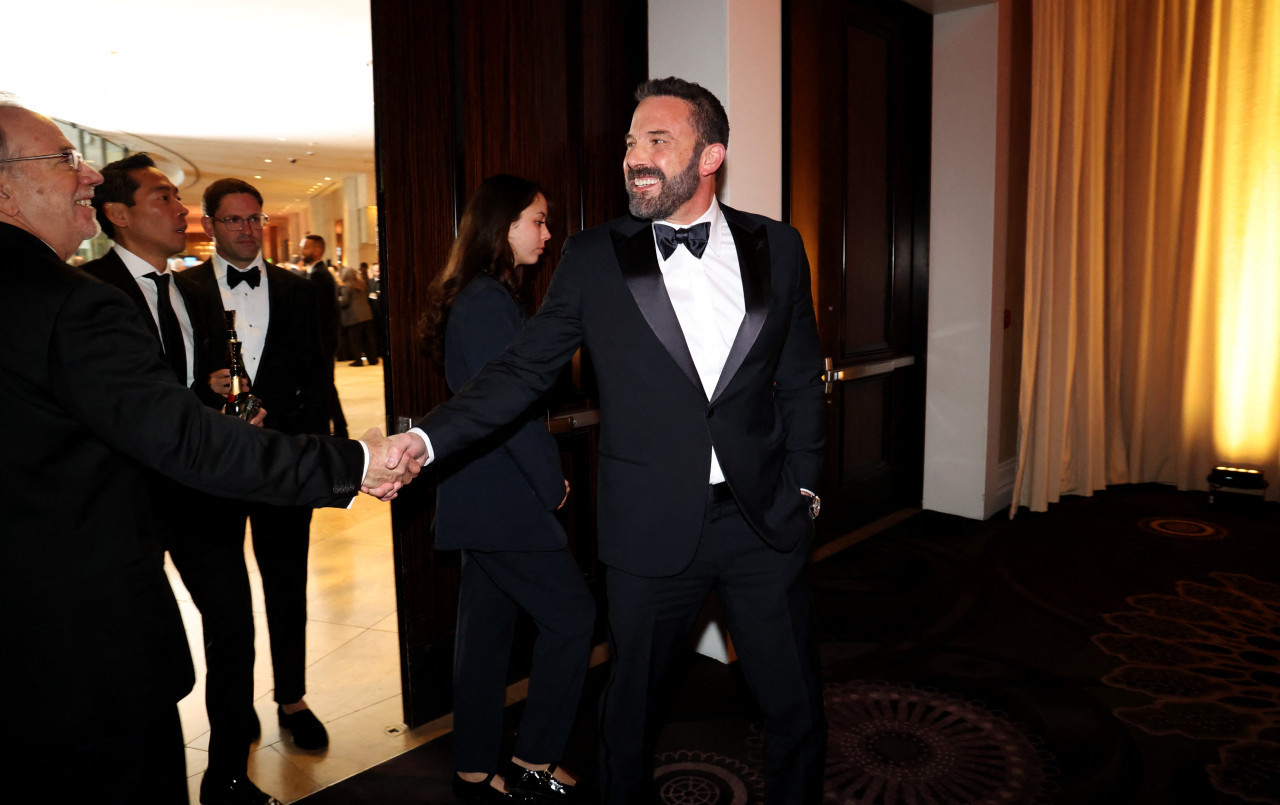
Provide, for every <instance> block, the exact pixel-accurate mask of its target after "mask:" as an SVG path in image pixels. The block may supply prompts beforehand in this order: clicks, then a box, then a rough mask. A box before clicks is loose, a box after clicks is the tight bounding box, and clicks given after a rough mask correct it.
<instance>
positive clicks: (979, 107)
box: [924, 4, 1008, 519]
mask: <svg viewBox="0 0 1280 805" xmlns="http://www.w3.org/2000/svg"><path fill="white" fill-rule="evenodd" d="M999 11H1000V9H999V6H997V5H994V4H992V5H985V6H980V7H977V8H969V9H964V10H961V11H952V12H948V13H945V14H938V15H936V16H935V17H934V18H933V141H932V148H933V168H932V179H931V189H930V192H931V209H930V225H929V254H930V260H929V335H928V368H929V370H928V379H927V395H926V398H925V455H924V508H926V509H932V510H934V511H940V512H946V513H948V514H957V515H961V516H963V517H971V518H980V519H986V518H987V517H989V516H991V515H992V514H994V513H995V512H996V511H998V510H999V509H1000V508H1001V507H1002V506H1004V505H1007V504H1008V500H1003V501H1002V495H1001V494H1000V492H999V491H998V490H999V487H1000V478H999V475H1000V472H999V468H997V467H996V466H995V463H996V456H997V455H998V449H999V429H998V422H999V415H1000V397H999V395H1000V387H999V366H1000V355H1001V354H1002V351H1003V337H1004V330H1003V312H1004V311H1003V299H1004V271H1003V266H999V267H997V265H996V252H995V237H994V232H995V227H996V202H997V195H998V193H999V192H1000V191H999V189H998V186H997V176H998V175H1001V172H1000V171H998V170H997V167H998V166H997V141H998V136H997V134H998V125H997V105H998V85H999V81H998V49H999V17H1000V14H999Z"/></svg>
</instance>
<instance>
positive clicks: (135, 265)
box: [112, 243, 196, 388]
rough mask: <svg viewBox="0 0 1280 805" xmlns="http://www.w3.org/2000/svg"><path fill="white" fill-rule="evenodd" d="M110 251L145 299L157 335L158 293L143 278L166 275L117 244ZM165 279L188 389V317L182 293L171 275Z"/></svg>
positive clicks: (191, 378)
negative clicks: (184, 360)
mask: <svg viewBox="0 0 1280 805" xmlns="http://www.w3.org/2000/svg"><path fill="white" fill-rule="evenodd" d="M112 249H114V250H115V253H116V254H117V255H118V256H119V257H120V259H121V260H122V261H123V262H124V267H125V268H127V269H129V273H130V274H132V275H133V279H134V282H136V283H138V288H139V289H140V290H141V291H142V297H143V298H144V299H146V300H147V307H148V308H150V309H151V320H152V321H154V322H155V323H156V332H160V330H161V327H160V310H159V308H158V307H157V305H158V294H157V291H156V284H155V282H154V281H153V280H151V279H148V278H147V276H146V275H147V274H165V273H166V272H163V271H158V270H157V269H156V267H155V266H153V265H151V264H150V263H148V262H147V261H146V260H143V259H142V258H141V257H139V256H138V255H136V254H134V253H133V252H131V251H129V250H128V249H126V248H125V247H123V246H121V245H120V244H119V243H117V244H115V245H114V246H112ZM168 276H169V304H170V305H171V306H172V307H173V314H174V315H175V316H177V317H178V325H179V326H180V327H181V328H182V347H183V349H184V350H185V351H186V353H187V388H190V387H191V385H192V384H193V383H195V371H196V359H195V342H196V339H195V336H194V335H193V334H192V331H191V316H190V315H189V314H188V313H187V303H186V300H184V299H183V298H182V292H181V291H179V290H178V286H177V284H176V283H174V281H173V275H172V274H169V275H168Z"/></svg>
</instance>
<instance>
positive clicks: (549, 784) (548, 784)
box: [507, 763, 578, 803]
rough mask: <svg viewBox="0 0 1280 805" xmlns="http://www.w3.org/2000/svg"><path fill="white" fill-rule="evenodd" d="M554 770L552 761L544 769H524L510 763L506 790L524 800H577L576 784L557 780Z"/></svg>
mask: <svg viewBox="0 0 1280 805" xmlns="http://www.w3.org/2000/svg"><path fill="white" fill-rule="evenodd" d="M555 770H556V764H554V763H552V764H551V765H550V766H549V767H548V768H546V769H526V768H525V767H523V766H520V765H517V764H515V763H512V764H511V768H510V769H509V770H508V771H507V790H508V791H510V792H511V795H512V796H514V797H517V798H523V799H524V801H525V802H537V803H542V802H577V801H578V790H577V786H573V785H565V784H564V783H562V782H560V781H559V780H557V779H556V777H555Z"/></svg>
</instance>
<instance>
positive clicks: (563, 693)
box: [453, 548, 595, 774]
mask: <svg viewBox="0 0 1280 805" xmlns="http://www.w3.org/2000/svg"><path fill="white" fill-rule="evenodd" d="M521 609H523V610H524V611H526V612H528V613H529V615H530V617H532V618H533V622H534V624H535V625H536V627H537V629H538V636H537V640H536V642H535V643H534V654H533V665H532V667H531V668H530V670H529V695H528V698H527V700H526V701H525V708H524V715H523V716H522V717H521V719H520V729H519V734H518V737H517V739H516V745H515V751H514V753H513V754H514V755H515V756H516V757H518V758H520V759H521V760H524V761H527V762H529V763H535V764H539V763H552V762H555V761H558V760H559V759H560V757H561V755H562V753H563V752H564V747H565V743H566V742H567V741H568V738H569V730H570V728H571V727H572V726H573V721H574V714H575V712H576V711H577V708H578V702H579V700H580V699H581V696H582V685H583V681H584V680H585V678H586V673H587V655H588V654H589V653H590V649H591V632H592V628H593V626H594V625H595V602H594V600H593V599H592V597H591V593H590V592H589V591H588V590H587V585H586V582H585V581H584V580H583V578H582V572H581V571H580V570H579V568H578V565H577V562H576V561H574V558H573V556H572V554H570V553H569V550H568V549H567V548H561V549H559V550H552V551H473V550H465V549H464V550H463V551H462V584H461V590H460V592H459V601H458V638H457V641H458V642H457V648H456V651H455V654H454V713H453V723H454V742H453V746H454V749H453V758H454V761H453V762H454V768H455V769H456V770H457V771H460V772H484V773H486V774H488V773H492V772H495V771H498V769H496V768H495V764H496V763H497V760H498V757H499V752H500V748H501V747H500V744H501V741H502V713H503V707H504V705H505V699H506V687H507V679H506V675H507V664H508V659H509V656H510V653H511V642H512V638H513V636H514V633H515V627H516V616H517V614H518V613H519V610H521Z"/></svg>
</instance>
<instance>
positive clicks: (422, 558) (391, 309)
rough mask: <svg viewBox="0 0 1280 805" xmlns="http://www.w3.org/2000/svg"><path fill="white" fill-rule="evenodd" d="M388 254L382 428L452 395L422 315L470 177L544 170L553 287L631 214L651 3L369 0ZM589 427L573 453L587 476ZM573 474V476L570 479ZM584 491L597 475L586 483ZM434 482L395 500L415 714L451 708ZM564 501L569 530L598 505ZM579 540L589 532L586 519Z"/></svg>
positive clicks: (451, 574) (446, 602)
mask: <svg viewBox="0 0 1280 805" xmlns="http://www.w3.org/2000/svg"><path fill="white" fill-rule="evenodd" d="M371 9H372V31H373V53H374V64H373V73H374V101H375V109H374V114H375V121H376V137H377V165H378V216H379V230H380V244H381V246H380V250H381V253H380V255H379V258H380V263H381V269H382V281H383V293H382V298H383V300H384V308H385V310H386V312H387V321H386V322H385V324H384V327H385V333H384V336H385V338H386V340H385V341H384V343H385V344H387V345H388V350H389V359H388V361H387V365H388V370H387V373H386V376H387V400H388V422H387V424H388V428H389V429H395V428H396V424H397V423H396V420H397V417H413V418H416V417H418V416H420V415H422V414H423V413H425V412H426V411H427V410H429V409H430V408H431V406H433V405H435V404H436V403H438V402H440V401H442V400H444V399H445V397H446V396H447V394H446V388H445V383H444V377H443V373H442V372H440V371H439V370H438V369H437V368H436V367H435V366H434V365H433V363H432V362H431V361H430V360H429V359H428V358H427V356H426V355H424V354H423V353H422V352H421V351H420V350H419V348H418V344H417V335H416V323H417V320H418V316H419V311H420V310H421V309H422V307H423V304H424V301H425V298H426V291H427V287H428V285H429V283H430V282H431V279H432V278H433V277H434V276H435V275H436V273H437V272H438V271H439V270H440V268H441V266H442V265H443V262H444V259H445V256H446V254H447V252H448V249H449V245H450V243H451V242H452V239H453V236H454V232H455V231H456V226H457V222H458V220H459V218H460V217H461V213H462V209H463V207H464V205H465V202H466V199H467V197H468V195H469V193H470V192H471V191H472V190H473V189H474V188H475V187H476V185H478V184H479V183H480V181H481V180H482V179H484V178H485V177H487V176H489V175H491V174H494V173H514V174H517V175H521V176H525V177H527V178H530V179H534V180H535V181H538V182H539V183H540V184H542V185H543V187H544V188H545V189H546V191H547V195H548V201H549V202H550V207H551V215H550V221H551V229H552V240H551V242H550V244H549V246H548V249H547V254H548V256H549V257H548V259H546V260H545V261H544V262H545V264H544V265H543V267H542V270H541V272H540V273H539V275H538V276H537V277H536V278H535V279H534V287H535V292H536V295H537V297H538V298H539V299H540V298H541V295H542V293H543V292H544V291H545V289H546V286H547V283H548V281H549V278H550V275H551V273H552V271H554V267H555V262H556V257H557V256H558V254H559V251H560V246H561V245H562V244H563V243H564V238H565V237H566V236H567V235H568V234H572V233H573V232H577V231H579V230H581V229H583V228H584V227H587V226H592V225H595V224H598V223H601V222H603V221H606V220H609V219H611V218H614V217H616V216H618V215H621V214H623V213H624V212H625V210H626V197H625V193H624V191H623V187H622V177H621V163H622V139H623V135H624V134H625V133H626V130H627V126H628V124H629V121H630V117H631V112H632V109H633V107H634V103H633V101H632V100H631V96H632V92H633V91H634V89H635V86H636V84H638V83H639V82H640V81H642V80H643V79H644V78H645V77H646V67H647V39H648V37H647V23H646V18H647V10H646V5H645V3H643V2H641V3H628V4H619V3H597V2H591V0H541V1H540V2H536V3H535V2H527V0H485V2H465V1H464V0H372V2H371ZM588 441H589V439H584V438H583V436H582V434H580V433H579V434H576V435H572V436H571V437H569V438H567V439H566V440H565V442H564V447H565V449H566V451H567V456H566V458H567V461H566V464H567V468H568V469H569V470H570V472H571V473H572V474H573V476H574V477H575V478H579V477H580V478H589V477H590V475H591V473H590V472H589V469H588V468H584V467H583V459H584V458H585V459H586V460H587V461H588V462H589V460H590V458H589V454H590V450H589V447H584V444H586V442H588ZM571 480H572V479H571ZM576 488H577V490H578V499H579V500H583V499H589V498H586V496H589V495H590V494H591V490H589V489H586V488H583V486H582V485H576ZM433 503H434V488H433V486H432V485H431V484H430V483H421V482H419V483H416V484H414V485H413V486H412V487H410V489H409V490H407V491H406V493H405V494H403V495H402V496H401V497H400V498H399V499H398V500H397V501H395V503H393V506H392V528H393V532H394V543H395V553H396V565H397V568H396V582H397V598H398V605H399V615H400V631H401V660H402V662H401V666H402V675H403V682H404V693H405V697H404V700H405V720H406V722H407V723H408V724H410V725H411V726H415V725H417V724H420V723H422V722H424V721H426V720H429V719H430V718H434V717H435V716H437V715H440V714H441V713H443V712H447V711H448V710H449V709H450V702H449V691H450V684H449V673H450V668H451V660H450V655H451V653H452V637H451V636H452V631H453V625H454V617H455V607H456V595H457V577H456V567H457V556H456V552H442V553H441V554H439V555H437V554H436V553H435V551H434V550H433V549H432V547H431V534H430V525H431V517H432V507H433ZM580 515H581V511H579V512H578V513H576V514H575V512H574V511H570V512H569V513H568V515H567V520H568V523H569V525H570V528H571V530H580V529H582V528H583V527H589V523H590V518H584V517H582V516H580ZM574 536H576V537H577V538H578V542H579V543H580V544H582V543H586V542H587V541H588V539H587V538H590V537H593V536H594V535H593V534H590V535H589V534H576V535H574Z"/></svg>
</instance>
